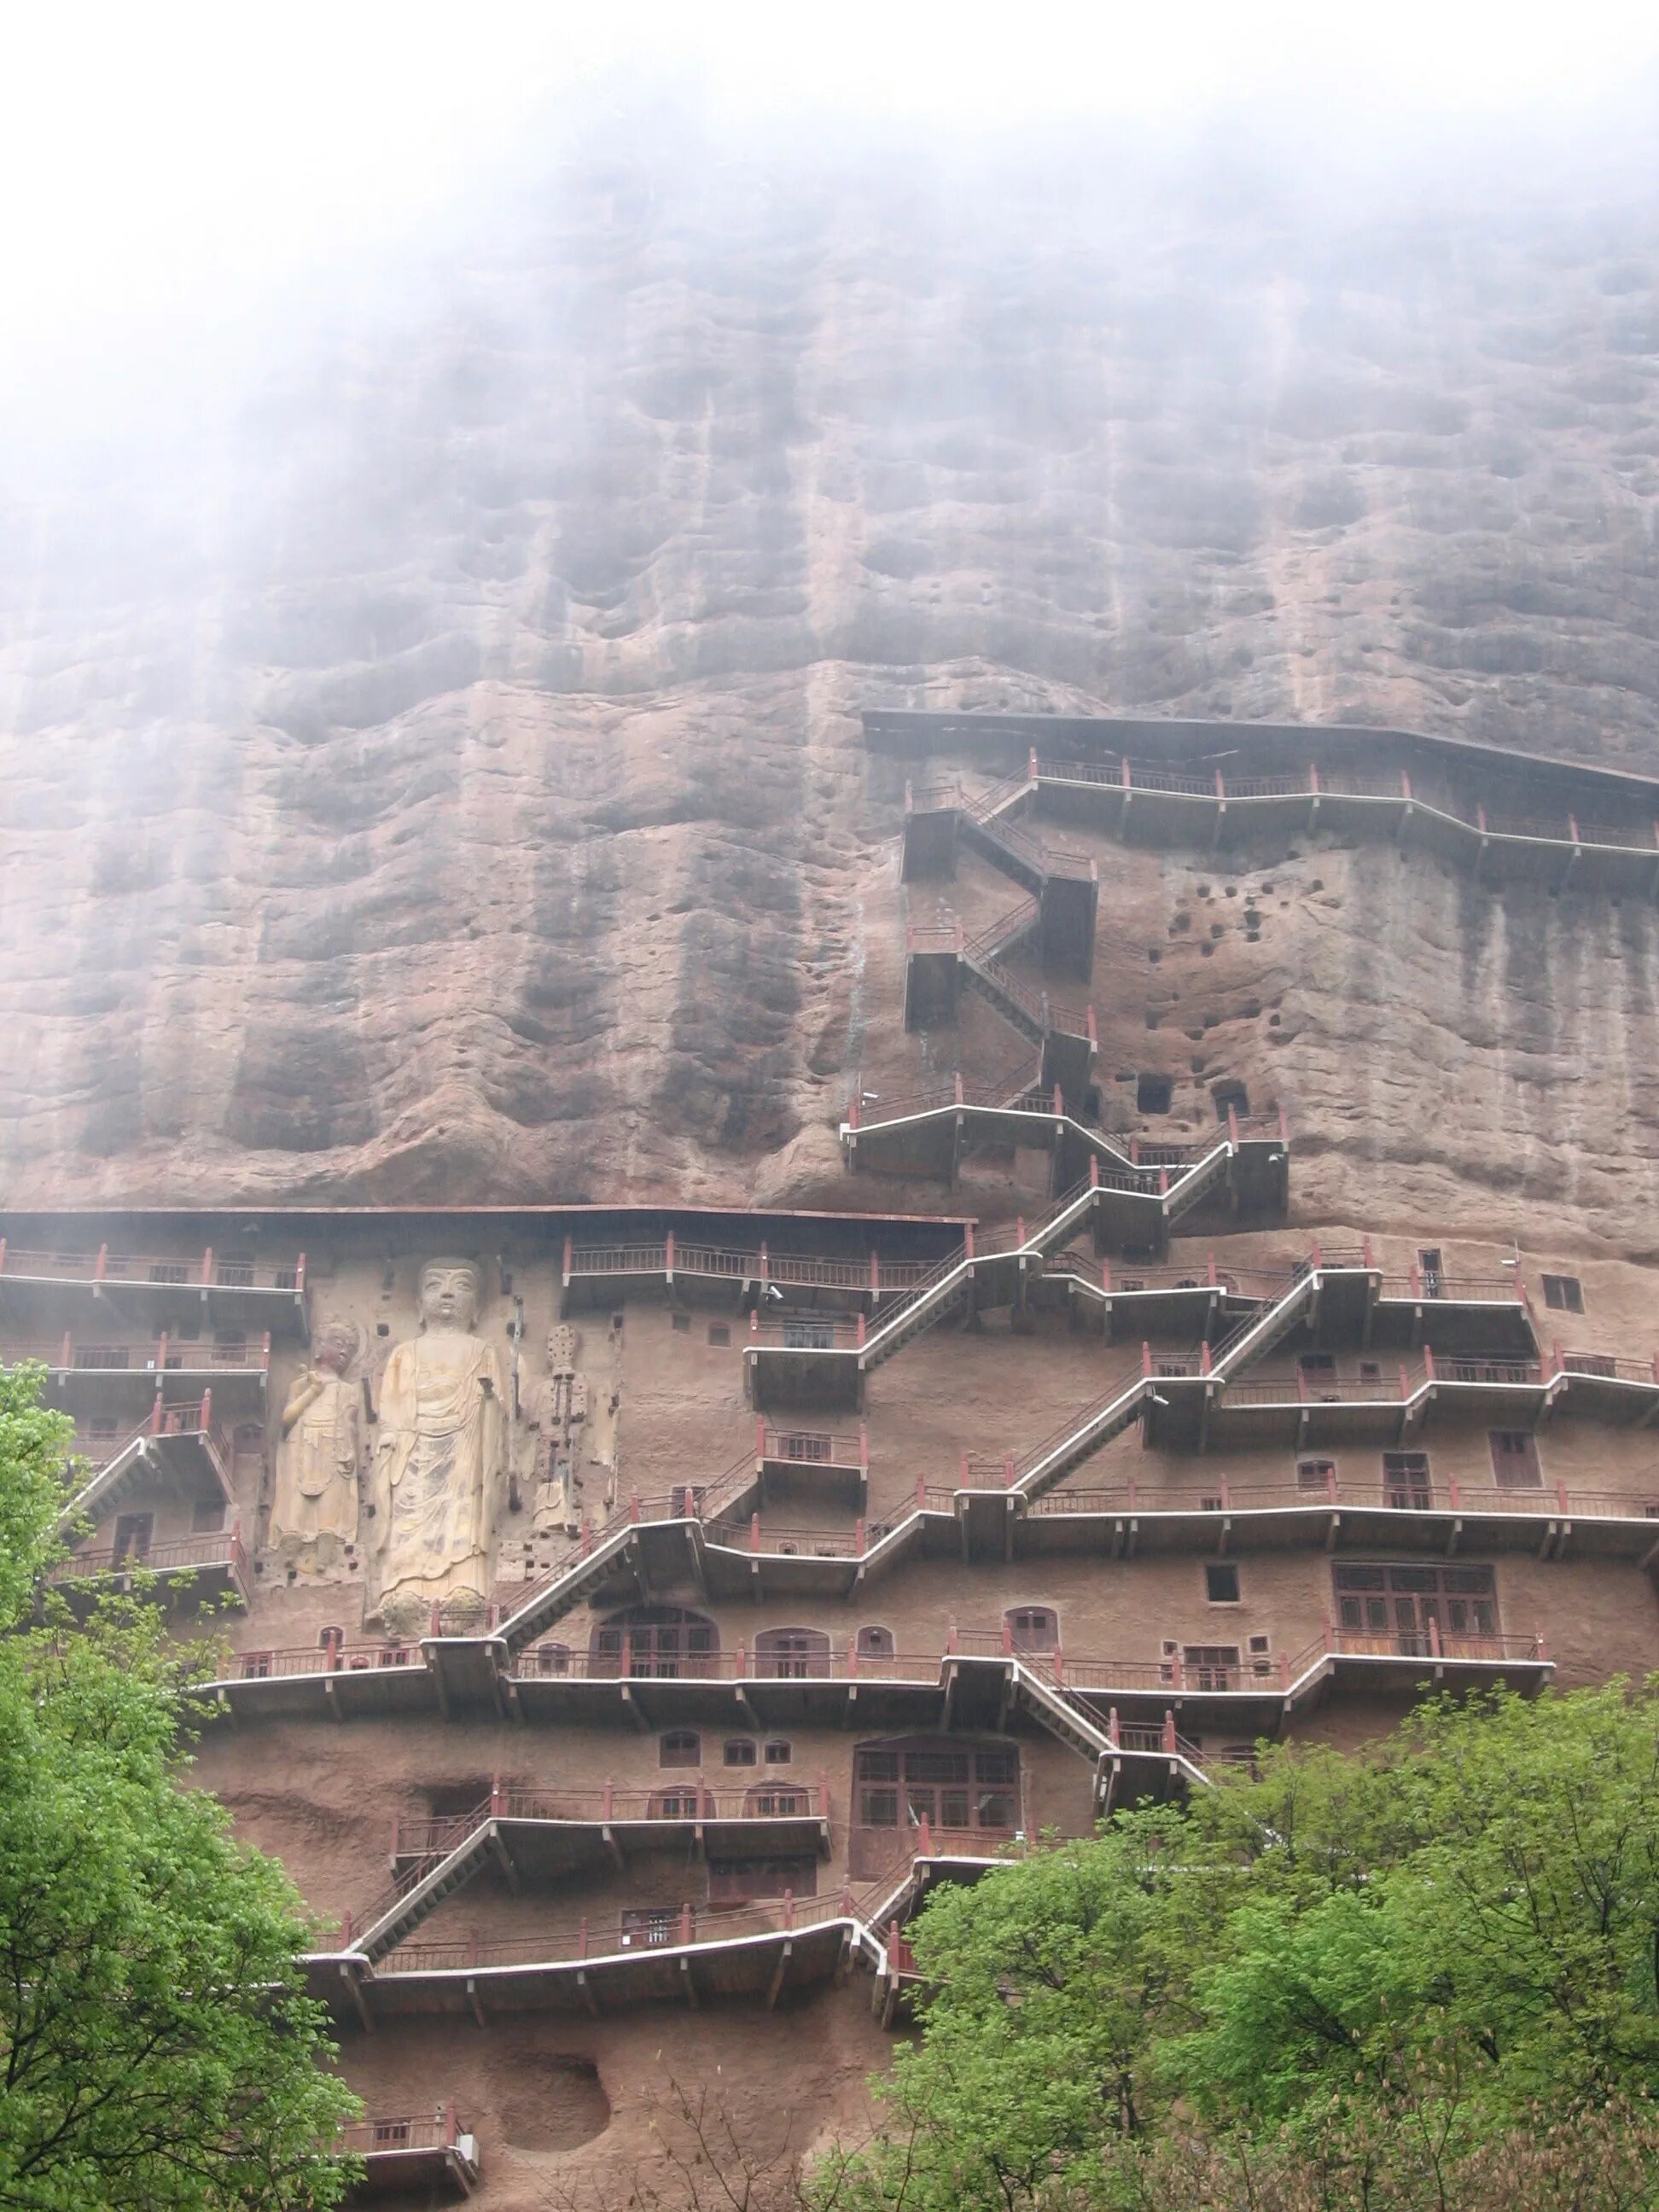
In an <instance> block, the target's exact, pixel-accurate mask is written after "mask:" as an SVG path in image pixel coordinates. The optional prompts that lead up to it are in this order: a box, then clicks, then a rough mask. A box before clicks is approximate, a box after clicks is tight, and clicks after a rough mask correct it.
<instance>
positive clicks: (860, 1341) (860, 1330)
mask: <svg viewBox="0 0 1659 2212" xmlns="http://www.w3.org/2000/svg"><path fill="white" fill-rule="evenodd" d="M864 1335H865V1329H864V1316H863V1315H862V1314H860V1316H859V1318H858V1336H857V1342H858V1347H859V1350H860V1352H862V1351H863V1349H864Z"/></svg>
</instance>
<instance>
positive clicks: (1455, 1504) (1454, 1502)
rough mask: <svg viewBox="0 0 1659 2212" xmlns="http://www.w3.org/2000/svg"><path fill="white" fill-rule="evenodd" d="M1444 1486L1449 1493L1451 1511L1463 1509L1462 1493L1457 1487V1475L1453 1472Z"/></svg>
mask: <svg viewBox="0 0 1659 2212" xmlns="http://www.w3.org/2000/svg"><path fill="white" fill-rule="evenodd" d="M1446 1487H1447V1489H1448V1490H1449V1492H1450V1493H1451V1510H1452V1511H1453V1512H1454V1513H1461V1512H1462V1510H1463V1493H1462V1491H1461V1490H1460V1489H1459V1488H1458V1484H1457V1477H1456V1476H1455V1474H1454V1475H1453V1476H1452V1477H1451V1478H1450V1479H1449V1481H1448V1483H1447V1486H1446Z"/></svg>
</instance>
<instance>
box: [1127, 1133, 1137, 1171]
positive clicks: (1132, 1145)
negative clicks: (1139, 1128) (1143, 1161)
mask: <svg viewBox="0 0 1659 2212" xmlns="http://www.w3.org/2000/svg"><path fill="white" fill-rule="evenodd" d="M1129 1165H1130V1166H1131V1167H1132V1168H1138V1167H1139V1165H1140V1139H1139V1137H1131V1138H1130V1139H1129Z"/></svg>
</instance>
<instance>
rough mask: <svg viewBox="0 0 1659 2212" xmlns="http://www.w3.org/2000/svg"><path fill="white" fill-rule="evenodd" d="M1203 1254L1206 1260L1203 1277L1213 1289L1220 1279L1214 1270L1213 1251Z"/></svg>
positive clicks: (1216, 1286)
mask: <svg viewBox="0 0 1659 2212" xmlns="http://www.w3.org/2000/svg"><path fill="white" fill-rule="evenodd" d="M1205 1256H1206V1261H1207V1262H1208V1266H1207V1267H1206V1273H1205V1279H1206V1282H1207V1283H1208V1284H1209V1286H1210V1288H1211V1289H1212V1291H1213V1290H1215V1289H1217V1288H1218V1286H1219V1280H1220V1279H1219V1278H1218V1275H1217V1273H1216V1271H1215V1254H1214V1253H1213V1252H1210V1253H1206V1255H1205Z"/></svg>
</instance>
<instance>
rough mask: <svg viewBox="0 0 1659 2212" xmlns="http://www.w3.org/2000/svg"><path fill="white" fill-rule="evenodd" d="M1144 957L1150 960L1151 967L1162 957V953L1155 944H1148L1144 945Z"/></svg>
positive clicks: (1155, 965)
mask: <svg viewBox="0 0 1659 2212" xmlns="http://www.w3.org/2000/svg"><path fill="white" fill-rule="evenodd" d="M1146 957H1147V958H1148V959H1149V960H1150V961H1151V962H1152V965H1153V967H1154V968H1156V967H1157V965H1158V962H1159V961H1160V960H1161V959H1162V958H1163V957H1164V955H1163V953H1162V952H1161V951H1159V949H1158V946H1157V945H1148V946H1147V947H1146Z"/></svg>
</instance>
